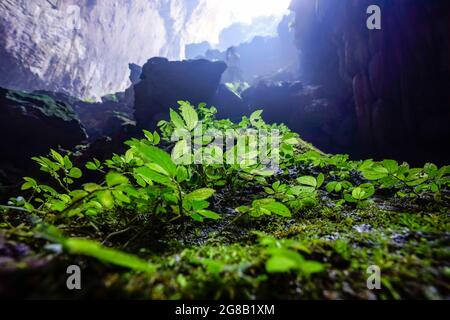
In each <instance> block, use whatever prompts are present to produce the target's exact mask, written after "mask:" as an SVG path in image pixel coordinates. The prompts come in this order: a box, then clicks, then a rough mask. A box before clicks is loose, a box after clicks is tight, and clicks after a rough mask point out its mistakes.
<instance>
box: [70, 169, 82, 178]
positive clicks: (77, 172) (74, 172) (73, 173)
mask: <svg viewBox="0 0 450 320" xmlns="http://www.w3.org/2000/svg"><path fill="white" fill-rule="evenodd" d="M82 175H83V173H82V172H81V170H80V169H78V168H75V167H73V168H72V169H70V171H69V177H71V178H74V179H79V178H81V176H82Z"/></svg>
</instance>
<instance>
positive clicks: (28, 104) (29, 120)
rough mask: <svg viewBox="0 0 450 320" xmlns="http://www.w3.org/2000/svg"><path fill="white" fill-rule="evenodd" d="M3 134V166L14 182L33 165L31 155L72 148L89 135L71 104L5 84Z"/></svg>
mask: <svg viewBox="0 0 450 320" xmlns="http://www.w3.org/2000/svg"><path fill="white" fill-rule="evenodd" d="M0 136H1V137H2V138H1V139H0V149H1V153H0V168H1V171H3V174H4V176H5V177H6V178H7V179H8V180H9V182H10V183H11V182H12V181H14V178H21V177H22V176H23V175H24V172H27V171H28V170H29V169H30V167H31V166H30V164H31V163H32V160H31V157H34V156H41V155H47V154H48V153H49V151H50V149H51V148H53V149H58V147H61V148H63V149H66V150H71V149H73V148H74V147H75V146H76V145H78V144H81V143H82V142H84V141H85V140H86V138H87V136H86V132H85V131H84V128H83V127H82V126H81V123H80V121H79V120H78V118H77V116H76V114H75V112H74V111H73V110H72V108H71V107H70V106H69V105H68V104H66V103H62V102H58V101H55V100H54V99H52V98H51V97H49V96H47V95H43V94H26V93H23V92H18V91H12V90H6V89H1V88H0ZM36 168H37V166H36ZM16 172H17V175H18V176H14V174H15V173H16ZM0 176H1V174H0ZM5 177H4V178H5ZM0 178H1V177H0ZM0 180H1V179H0Z"/></svg>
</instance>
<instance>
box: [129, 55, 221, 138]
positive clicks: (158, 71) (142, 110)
mask: <svg viewBox="0 0 450 320" xmlns="http://www.w3.org/2000/svg"><path fill="white" fill-rule="evenodd" d="M225 69H226V64H225V63H223V62H211V61H207V60H186V61H169V60H167V59H165V58H152V59H150V60H149V61H148V62H147V63H146V64H145V65H144V67H143V69H142V75H141V81H140V82H139V83H138V84H136V85H135V86H134V92H135V119H136V124H137V126H138V127H140V128H146V129H155V128H156V124H157V123H158V121H160V120H162V119H166V118H167V116H168V115H169V108H175V107H176V106H178V104H177V101H180V100H189V101H190V102H191V103H193V104H195V105H196V104H198V103H201V102H205V103H209V102H210V100H211V99H212V98H213V97H214V95H215V93H216V91H217V88H218V86H219V83H220V78H221V76H222V73H223V72H224V71H225Z"/></svg>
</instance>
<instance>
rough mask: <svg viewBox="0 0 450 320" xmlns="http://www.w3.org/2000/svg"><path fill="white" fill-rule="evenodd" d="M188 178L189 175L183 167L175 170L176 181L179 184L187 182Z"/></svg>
mask: <svg viewBox="0 0 450 320" xmlns="http://www.w3.org/2000/svg"><path fill="white" fill-rule="evenodd" d="M188 177H189V173H188V171H187V169H186V168H185V167H181V166H180V167H178V168H177V181H178V182H179V183H182V182H184V181H186V180H187V178H188Z"/></svg>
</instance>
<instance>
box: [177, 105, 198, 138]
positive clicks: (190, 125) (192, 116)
mask: <svg viewBox="0 0 450 320" xmlns="http://www.w3.org/2000/svg"><path fill="white" fill-rule="evenodd" d="M180 110H181V115H182V116H183V119H184V121H185V122H186V126H187V129H188V130H189V131H192V130H194V129H195V127H197V124H198V114H197V112H196V111H195V109H194V108H193V107H192V106H191V105H190V104H188V103H184V104H183V105H182V106H181V107H180Z"/></svg>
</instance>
